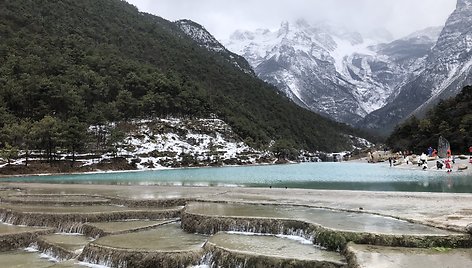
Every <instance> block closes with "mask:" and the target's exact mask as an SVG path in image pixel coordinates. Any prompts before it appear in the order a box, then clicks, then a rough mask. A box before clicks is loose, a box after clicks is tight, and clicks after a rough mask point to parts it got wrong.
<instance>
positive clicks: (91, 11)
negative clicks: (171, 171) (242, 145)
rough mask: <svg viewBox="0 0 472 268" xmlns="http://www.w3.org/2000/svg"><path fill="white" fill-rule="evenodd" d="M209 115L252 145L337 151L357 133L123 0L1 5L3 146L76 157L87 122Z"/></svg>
mask: <svg viewBox="0 0 472 268" xmlns="http://www.w3.org/2000/svg"><path fill="white" fill-rule="evenodd" d="M213 115H216V116H217V117H218V118H220V119H222V120H224V121H225V122H227V123H228V124H229V125H230V126H231V127H232V128H233V130H234V131H235V132H236V133H237V134H238V135H239V136H240V137H242V139H244V140H245V141H246V142H247V143H248V144H250V145H252V146H254V147H256V148H257V147H258V148H261V147H264V146H267V144H269V142H270V140H287V141H288V142H289V143H290V144H293V145H294V146H295V147H298V148H304V149H309V150H324V151H336V150H342V149H347V148H348V147H349V142H348V138H347V137H346V136H345V135H344V134H345V133H349V134H355V133H354V131H353V130H352V129H350V128H348V127H346V126H344V125H341V124H337V123H334V122H332V121H330V120H327V119H325V118H323V117H321V116H318V115H316V114H313V113H311V112H309V111H307V110H304V109H302V108H299V107H298V106H296V105H295V104H293V103H292V102H291V101H289V100H288V99H287V98H285V97H283V96H280V95H278V94H277V93H276V90H274V89H273V88H272V87H271V86H269V85H268V84H266V83H264V82H262V81H261V80H259V79H257V78H255V77H253V76H251V75H248V74H246V73H244V72H242V71H241V70H240V69H238V68H236V67H235V66H233V65H232V64H231V63H230V62H228V61H227V60H225V59H224V58H223V57H221V56H219V55H218V53H216V52H210V51H207V50H206V49H204V48H201V47H200V46H198V45H197V44H195V43H194V41H193V40H191V39H190V38H189V37H188V36H186V35H185V34H184V33H183V32H182V31H181V30H180V29H179V28H178V27H177V26H176V25H175V24H174V23H172V22H169V21H166V20H164V19H162V18H159V17H156V16H152V15H149V14H144V13H140V12H139V11H138V10H137V9H136V8H135V7H134V6H132V5H130V4H128V3H126V2H125V1H120V0H81V1H74V0H60V1H59V0H4V1H2V4H1V8H0V128H1V132H2V138H1V141H2V144H1V145H0V146H6V144H9V146H16V147H17V148H19V149H24V148H26V149H32V148H33V149H34V148H37V149H47V150H52V149H53V148H57V147H58V146H59V147H61V148H64V149H68V150H72V151H76V150H78V148H79V147H80V148H82V147H83V146H84V142H83V140H84V139H85V136H86V135H87V133H86V130H87V128H88V126H89V125H100V124H105V123H106V122H116V121H123V120H130V119H135V118H150V117H165V116H181V117H211V116H213ZM58 137H60V138H58ZM82 149H84V148H82Z"/></svg>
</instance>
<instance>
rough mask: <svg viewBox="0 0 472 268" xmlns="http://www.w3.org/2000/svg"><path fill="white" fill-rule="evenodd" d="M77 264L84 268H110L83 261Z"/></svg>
mask: <svg viewBox="0 0 472 268" xmlns="http://www.w3.org/2000/svg"><path fill="white" fill-rule="evenodd" d="M77 264H79V265H82V266H85V267H89V268H110V267H108V266H105V265H101V264H94V263H89V262H83V261H81V262H78V263H77Z"/></svg>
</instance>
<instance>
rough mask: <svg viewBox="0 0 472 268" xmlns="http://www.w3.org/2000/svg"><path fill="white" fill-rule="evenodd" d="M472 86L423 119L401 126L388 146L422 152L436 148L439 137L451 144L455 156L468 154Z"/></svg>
mask: <svg viewBox="0 0 472 268" xmlns="http://www.w3.org/2000/svg"><path fill="white" fill-rule="evenodd" d="M471 133H472V86H467V87H465V88H464V89H463V90H462V92H461V93H460V94H459V95H457V96H456V97H455V98H451V99H448V100H443V101H441V102H440V103H439V104H438V105H436V107H434V108H433V109H432V110H431V111H430V112H429V113H428V115H427V116H426V117H425V118H423V119H418V118H416V117H412V118H410V119H408V120H407V121H406V122H404V123H403V124H402V125H400V126H398V127H397V128H396V129H395V131H394V132H393V133H392V135H391V136H390V137H389V138H388V140H387V144H388V145H389V146H391V147H392V148H394V149H396V150H413V151H414V152H416V153H421V152H423V151H425V150H426V148H428V147H429V146H433V147H435V148H436V147H437V145H438V139H439V137H440V136H443V137H444V138H446V139H447V140H448V141H449V143H450V144H451V150H452V152H453V153H468V150H469V146H471V145H472V134H471Z"/></svg>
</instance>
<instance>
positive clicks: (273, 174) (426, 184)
mask: <svg viewBox="0 0 472 268" xmlns="http://www.w3.org/2000/svg"><path fill="white" fill-rule="evenodd" d="M2 181H8V182H41V183H67V184H73V183H86V184H122V185H186V186H246V187H269V186H272V187H288V188H305V189H339V190H371V191H415V192H461V193H472V176H470V175H465V174H464V173H460V172H456V173H452V174H447V173H446V172H445V171H435V170H430V171H421V170H405V169H400V168H391V167H389V166H388V165H385V164H375V165H373V164H367V163H353V162H349V163H304V164H293V165H275V166H244V167H221V168H191V169H173V170H156V171H140V172H118V173H111V172H108V173H98V174H80V175H54V176H30V177H15V178H6V179H2Z"/></svg>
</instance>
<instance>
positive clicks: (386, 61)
mask: <svg viewBox="0 0 472 268" xmlns="http://www.w3.org/2000/svg"><path fill="white" fill-rule="evenodd" d="M437 32H438V30H437V29H436V30H434V29H428V31H423V32H418V33H415V34H414V35H411V36H408V37H406V38H404V39H401V40H397V41H396V42H392V43H387V41H390V37H389V34H388V32H386V31H377V32H376V33H373V34H371V35H369V37H367V38H366V37H363V36H362V35H361V34H359V33H357V32H352V31H348V30H346V29H343V28H339V27H334V26H331V25H329V24H326V23H320V24H317V25H310V24H308V23H307V22H306V21H303V20H299V21H296V22H295V23H287V22H284V23H282V25H281V27H280V29H279V30H278V31H269V30H257V31H255V32H239V31H238V32H236V33H234V34H233V35H232V36H231V38H230V40H229V41H228V42H227V43H226V46H227V47H228V48H229V49H230V50H232V51H234V52H236V53H238V54H240V55H242V56H244V57H245V58H246V59H247V60H248V61H249V63H250V64H251V65H252V66H253V68H254V70H255V71H256V74H257V75H258V76H259V77H260V78H262V79H263V80H265V81H267V82H269V83H271V84H273V85H275V86H277V87H278V88H279V89H280V90H281V91H282V92H284V93H285V94H286V95H287V96H289V97H290V98H291V99H293V100H294V101H295V102H297V103H298V104H299V105H301V106H303V107H306V108H308V109H310V110H313V111H315V112H318V113H322V114H325V115H327V116H329V117H332V118H334V119H336V120H338V121H341V122H345V123H350V124H354V123H356V122H358V121H360V120H362V118H364V117H365V116H366V115H368V114H369V113H371V112H373V111H375V110H377V109H379V108H382V107H383V106H385V105H386V104H387V103H388V101H389V100H390V99H391V98H392V95H394V94H395V88H396V87H397V86H398V85H399V84H402V83H403V82H404V81H406V80H407V79H408V78H409V77H410V76H411V74H412V73H415V72H418V71H416V70H417V69H420V66H422V64H421V63H422V62H423V61H424V57H425V55H426V54H427V53H429V51H430V49H431V47H432V46H433V45H434V43H435V42H436V39H437ZM380 43H386V44H383V45H379V44H380Z"/></svg>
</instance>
